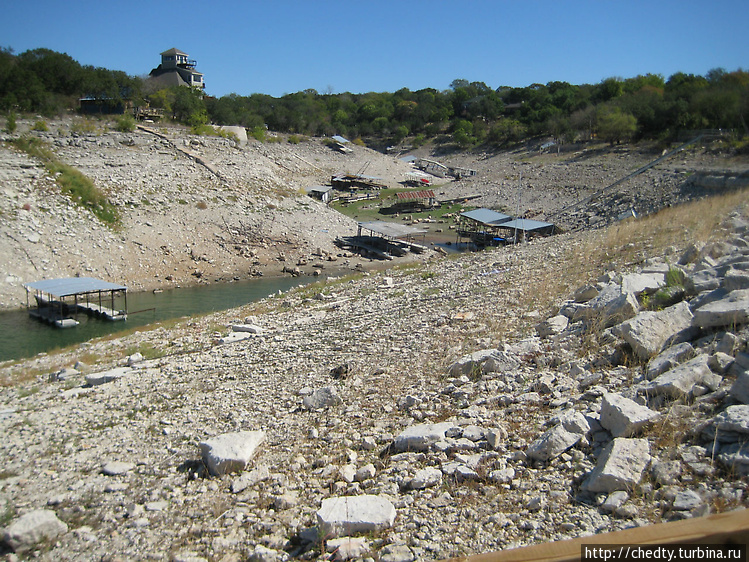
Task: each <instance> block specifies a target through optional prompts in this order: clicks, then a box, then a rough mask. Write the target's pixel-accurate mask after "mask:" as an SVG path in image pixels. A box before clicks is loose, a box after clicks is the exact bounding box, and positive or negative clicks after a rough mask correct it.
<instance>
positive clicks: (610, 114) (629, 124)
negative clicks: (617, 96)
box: [598, 107, 637, 146]
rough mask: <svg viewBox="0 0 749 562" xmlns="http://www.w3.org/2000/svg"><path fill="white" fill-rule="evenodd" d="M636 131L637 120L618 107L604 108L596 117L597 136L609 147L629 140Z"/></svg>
mask: <svg viewBox="0 0 749 562" xmlns="http://www.w3.org/2000/svg"><path fill="white" fill-rule="evenodd" d="M636 130H637V119H636V118H635V116H634V115H632V114H630V113H624V112H623V111H622V110H621V109H619V108H618V107H606V108H604V109H603V110H602V111H601V114H600V115H599V117H598V136H599V137H600V138H601V139H603V140H605V141H606V142H608V143H609V144H610V145H611V146H614V143H617V144H618V143H620V142H621V141H623V140H629V139H631V138H632V136H633V135H634V134H635V131H636Z"/></svg>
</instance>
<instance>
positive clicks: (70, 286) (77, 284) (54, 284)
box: [23, 277, 127, 298]
mask: <svg viewBox="0 0 749 562" xmlns="http://www.w3.org/2000/svg"><path fill="white" fill-rule="evenodd" d="M23 286H24V287H26V290H27V291H29V290H34V291H41V292H43V293H47V294H48V295H52V296H53V297H58V298H61V297H69V296H71V295H81V294H86V293H98V292H99V291H127V287H125V286H124V285H119V284H117V283H110V282H108V281H102V280H101V279H94V278H93V277H66V278H62V279H44V280H42V281H34V282H32V283H24V284H23Z"/></svg>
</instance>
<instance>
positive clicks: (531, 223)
mask: <svg viewBox="0 0 749 562" xmlns="http://www.w3.org/2000/svg"><path fill="white" fill-rule="evenodd" d="M499 229H500V231H502V232H504V233H505V238H506V239H507V240H508V241H510V242H520V241H521V240H529V239H530V238H533V237H535V236H550V235H552V234H554V225H553V224H551V223H548V222H542V221H537V220H532V219H512V220H511V221H507V222H504V223H502V224H501V225H499Z"/></svg>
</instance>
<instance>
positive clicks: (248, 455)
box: [200, 431, 265, 476]
mask: <svg viewBox="0 0 749 562" xmlns="http://www.w3.org/2000/svg"><path fill="white" fill-rule="evenodd" d="M264 440H265V432H264V431H238V432H235V433H225V434H223V435H219V436H218V437H213V438H211V439H208V440H207V441H203V442H201V443H200V450H201V453H202V455H203V462H205V464H206V466H207V467H208V470H209V472H210V473H211V474H213V475H214V476H223V475H224V474H227V473H229V472H241V471H242V470H244V468H245V466H246V465H247V463H248V462H250V460H251V459H252V457H253V456H254V455H255V452H256V451H257V448H258V447H259V446H260V444H261V443H262V442H263V441H264Z"/></svg>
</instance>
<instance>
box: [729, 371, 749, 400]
mask: <svg viewBox="0 0 749 562" xmlns="http://www.w3.org/2000/svg"><path fill="white" fill-rule="evenodd" d="M729 392H730V394H731V396H733V397H734V398H735V399H736V400H738V401H739V402H742V403H744V404H749V371H746V370H744V371H742V372H741V373H739V375H738V376H737V377H736V380H735V381H733V384H732V385H731V390H730V391H729Z"/></svg>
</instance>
